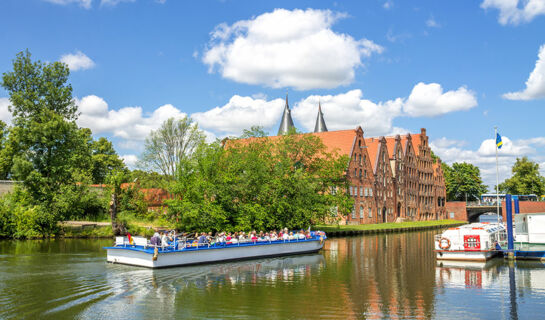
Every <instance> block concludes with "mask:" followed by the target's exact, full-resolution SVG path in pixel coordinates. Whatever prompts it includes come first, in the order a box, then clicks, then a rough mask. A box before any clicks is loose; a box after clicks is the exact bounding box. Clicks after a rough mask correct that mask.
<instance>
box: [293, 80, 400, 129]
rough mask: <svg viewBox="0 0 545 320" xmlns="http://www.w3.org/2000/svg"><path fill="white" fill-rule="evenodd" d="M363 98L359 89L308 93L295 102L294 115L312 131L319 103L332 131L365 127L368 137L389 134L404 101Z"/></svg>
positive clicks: (398, 99)
mask: <svg viewBox="0 0 545 320" xmlns="http://www.w3.org/2000/svg"><path fill="white" fill-rule="evenodd" d="M362 97H363V92H362V91H361V90H359V89H356V90H351V91H348V92H346V93H341V94H338V95H334V96H333V95H326V96H309V97H308V98H306V99H303V100H301V101H299V102H298V103H296V104H295V107H294V108H293V111H292V115H293V117H294V118H295V119H297V121H298V122H299V123H301V124H302V125H303V127H304V128H305V129H306V130H308V131H312V130H313V129H314V125H315V123H316V114H317V112H318V102H320V103H321V105H322V111H323V112H324V118H325V120H326V125H327V128H328V129H329V130H343V129H352V128H355V127H356V126H362V128H363V130H364V131H365V135H367V136H369V135H371V136H373V135H386V134H387V133H389V132H391V131H393V127H392V121H393V119H394V118H395V117H397V116H400V115H401V108H402V104H403V100H402V99H401V98H397V99H395V100H389V101H386V102H379V103H375V102H372V101H370V100H367V99H363V98H362Z"/></svg>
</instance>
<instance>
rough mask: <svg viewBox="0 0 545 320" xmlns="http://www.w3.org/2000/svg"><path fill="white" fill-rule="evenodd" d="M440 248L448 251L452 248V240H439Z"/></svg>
mask: <svg viewBox="0 0 545 320" xmlns="http://www.w3.org/2000/svg"><path fill="white" fill-rule="evenodd" d="M439 248H441V249H443V250H447V249H448V248H450V240H449V239H448V238H445V237H443V238H441V239H439Z"/></svg>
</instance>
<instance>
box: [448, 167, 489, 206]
mask: <svg viewBox="0 0 545 320" xmlns="http://www.w3.org/2000/svg"><path fill="white" fill-rule="evenodd" d="M443 172H444V174H445V185H446V188H447V200H450V201H465V200H478V199H479V197H480V196H481V194H483V193H486V192H487V190H488V188H487V187H486V185H485V184H484V183H483V181H482V179H481V171H480V170H479V168H478V167H476V166H474V165H472V164H469V163H465V162H463V163H456V162H455V163H453V164H452V167H450V166H449V165H447V164H445V163H443Z"/></svg>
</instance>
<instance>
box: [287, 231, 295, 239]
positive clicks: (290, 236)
mask: <svg viewBox="0 0 545 320" xmlns="http://www.w3.org/2000/svg"><path fill="white" fill-rule="evenodd" d="M293 239H295V237H294V236H293V232H292V231H290V235H289V236H288V240H293Z"/></svg>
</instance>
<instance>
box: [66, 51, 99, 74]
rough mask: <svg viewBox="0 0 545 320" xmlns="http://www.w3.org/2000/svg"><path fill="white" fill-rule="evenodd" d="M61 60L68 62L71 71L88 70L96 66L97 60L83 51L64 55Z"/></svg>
mask: <svg viewBox="0 0 545 320" xmlns="http://www.w3.org/2000/svg"><path fill="white" fill-rule="evenodd" d="M61 62H64V63H66V64H67V65H68V68H70V71H78V70H86V69H90V68H92V67H94V66H95V62H94V61H93V60H91V58H89V57H88V56H86V55H85V54H84V53H83V52H81V51H76V53H74V54H72V53H69V54H65V55H63V56H62V57H61Z"/></svg>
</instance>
